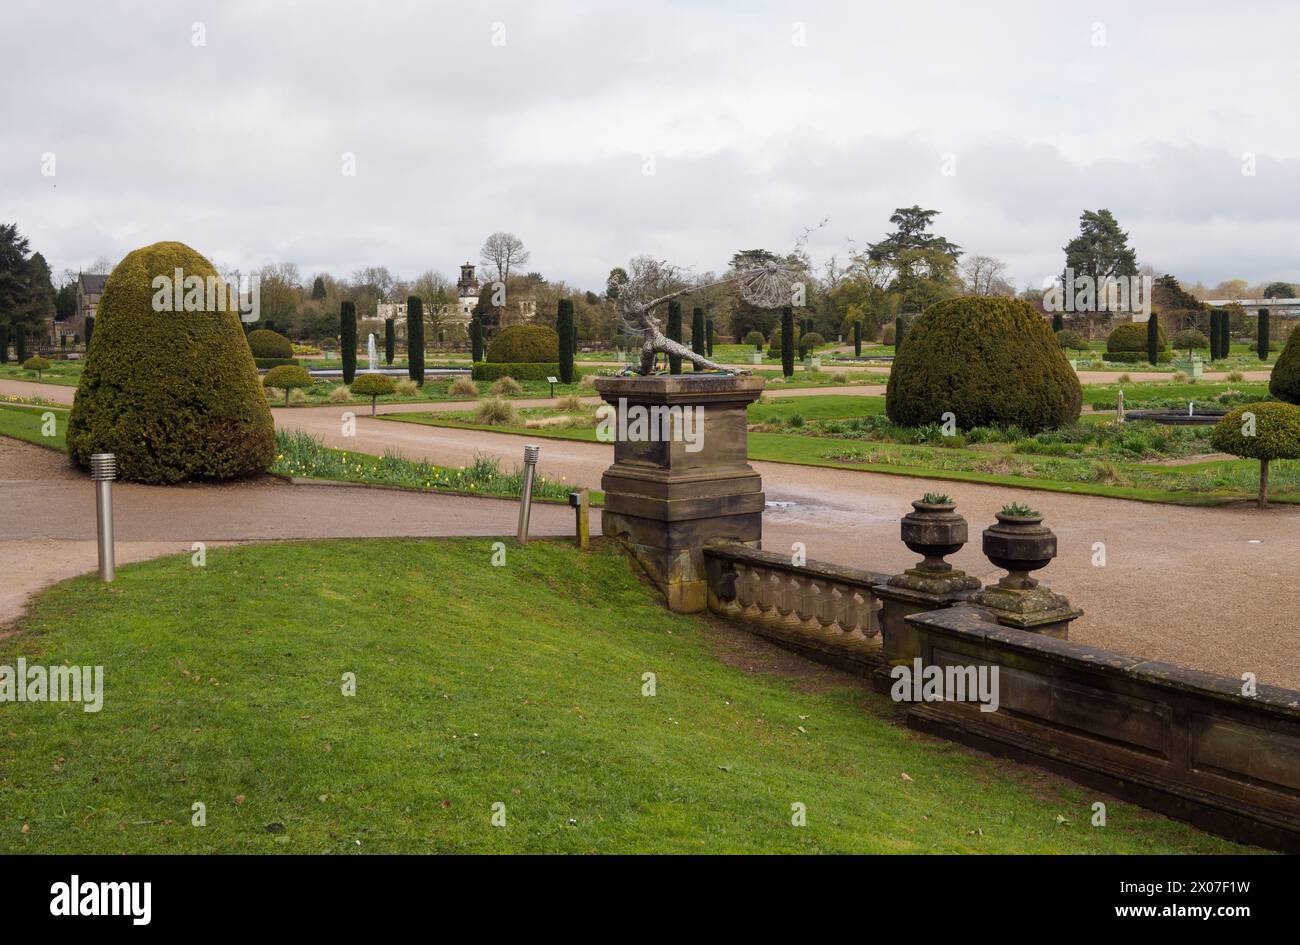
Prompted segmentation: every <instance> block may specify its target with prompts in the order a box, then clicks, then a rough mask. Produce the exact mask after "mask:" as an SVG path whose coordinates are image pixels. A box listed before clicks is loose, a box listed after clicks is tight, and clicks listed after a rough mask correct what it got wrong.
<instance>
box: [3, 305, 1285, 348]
mask: <svg viewBox="0 0 1300 945" xmlns="http://www.w3.org/2000/svg"><path fill="white" fill-rule="evenodd" d="M1258 332H1259V337H1258V338H1257V339H1256V340H1257V342H1258V343H1257V345H1256V348H1255V350H1256V352H1257V353H1258V354H1259V359H1260V360H1261V361H1267V360H1268V309H1266V308H1261V309H1260V310H1259V329H1258ZM22 359H23V358H22V356H21V355H19V357H18V360H19V361H21V360H22Z"/></svg>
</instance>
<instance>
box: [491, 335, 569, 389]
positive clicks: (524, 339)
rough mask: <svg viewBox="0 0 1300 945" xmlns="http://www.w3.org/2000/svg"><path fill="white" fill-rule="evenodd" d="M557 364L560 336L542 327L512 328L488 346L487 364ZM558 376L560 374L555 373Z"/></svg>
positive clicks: (558, 361) (558, 360)
mask: <svg viewBox="0 0 1300 945" xmlns="http://www.w3.org/2000/svg"><path fill="white" fill-rule="evenodd" d="M550 362H555V364H556V365H557V372H558V365H559V363H560V336H559V335H557V334H556V333H555V329H553V328H547V327H546V326H545V325H511V326H509V327H508V328H503V329H502V330H501V333H500V334H498V335H497V336H496V337H495V338H494V339H492V344H491V345H489V346H488V350H487V360H486V363H488V364H493V363H495V364H506V363H508V364H540V363H550ZM556 377H559V374H558V373H557V374H556Z"/></svg>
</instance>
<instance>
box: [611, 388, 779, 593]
mask: <svg viewBox="0 0 1300 945" xmlns="http://www.w3.org/2000/svg"><path fill="white" fill-rule="evenodd" d="M596 390H597V391H599V393H600V396H601V397H602V398H604V400H605V401H606V402H607V403H609V404H611V405H613V406H614V408H615V410H616V416H615V417H614V421H615V422H614V423H613V424H611V426H612V427H613V430H614V434H615V436H614V465H612V466H610V467H609V469H607V470H605V474H604V475H603V476H602V477H601V481H600V485H601V488H602V489H603V490H604V492H605V508H604V510H603V511H602V513H601V523H602V531H603V532H604V534H605V535H606V536H607V537H611V538H617V539H619V540H621V541H624V542H626V543H627V545H628V546H629V547H630V548H631V550H632V552H633V553H634V554H635V555H636V557H637V559H638V560H639V561H640V562H641V564H642V565H643V566H644V567H645V569H646V571H647V573H648V574H649V575H650V577H651V578H652V579H653V580H654V581H655V583H656V584H658V585H659V587H660V589H661V590H662V591H663V592H664V596H665V597H666V598H667V600H668V606H669V607H670V608H672V609H673V610H676V611H682V612H686V613H690V612H694V611H699V610H704V609H706V608H707V606H708V582H707V579H706V576H705V570H704V546H705V544H707V543H709V542H713V541H736V542H743V543H745V544H748V545H753V546H758V545H759V543H760V542H761V540H762V537H763V485H762V481H761V480H760V478H759V475H758V473H756V472H754V470H753V468H752V467H751V466H750V465H749V461H748V458H747V454H748V439H749V438H748V434H747V432H746V423H747V417H746V413H745V408H746V407H748V406H749V405H750V404H751V403H753V402H754V401H755V400H757V399H758V398H759V396H760V395H761V394H762V392H763V380H762V379H761V378H756V377H746V376H736V375H725V374H698V375H695V374H678V375H655V376H651V377H601V378H597V379H596Z"/></svg>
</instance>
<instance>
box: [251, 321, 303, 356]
mask: <svg viewBox="0 0 1300 945" xmlns="http://www.w3.org/2000/svg"><path fill="white" fill-rule="evenodd" d="M248 349H249V350H250V351H252V352H253V357H254V358H292V357H293V342H292V341H290V340H289V339H288V338H286V337H285V336H284V335H282V334H280V333H279V332H278V331H271V330H270V329H269V328H258V329H256V330H254V331H250V332H249V333H248Z"/></svg>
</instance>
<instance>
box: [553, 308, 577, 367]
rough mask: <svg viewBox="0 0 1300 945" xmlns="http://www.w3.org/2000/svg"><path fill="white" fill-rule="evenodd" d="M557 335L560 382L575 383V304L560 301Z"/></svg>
mask: <svg viewBox="0 0 1300 945" xmlns="http://www.w3.org/2000/svg"><path fill="white" fill-rule="evenodd" d="M555 334H556V336H557V337H558V338H559V345H560V349H559V353H560V381H561V382H562V383H565V384H572V383H573V303H572V302H571V301H569V300H568V299H560V301H559V302H558V303H557V305H556V312H555Z"/></svg>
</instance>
